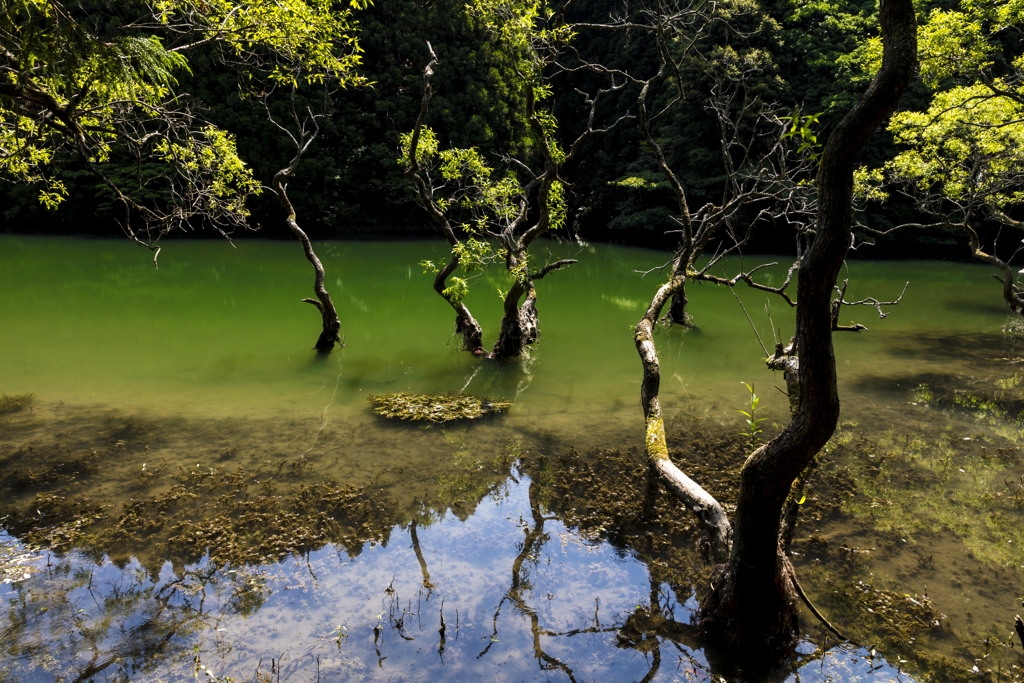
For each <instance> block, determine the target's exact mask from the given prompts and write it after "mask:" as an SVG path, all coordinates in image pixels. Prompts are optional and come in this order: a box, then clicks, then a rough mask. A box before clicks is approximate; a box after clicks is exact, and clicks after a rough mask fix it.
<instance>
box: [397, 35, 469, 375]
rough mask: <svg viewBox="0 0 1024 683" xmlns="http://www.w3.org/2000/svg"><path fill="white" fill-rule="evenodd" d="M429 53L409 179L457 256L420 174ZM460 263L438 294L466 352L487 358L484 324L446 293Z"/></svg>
mask: <svg viewBox="0 0 1024 683" xmlns="http://www.w3.org/2000/svg"><path fill="white" fill-rule="evenodd" d="M427 49H429V50H430V62H429V63H428V64H427V66H426V67H424V69H423V97H422V99H421V100H420V113H419V115H418V116H417V117H416V125H415V126H414V127H413V129H412V138H411V140H410V141H409V157H408V158H409V165H408V166H406V168H405V177H406V179H408V180H409V182H410V183H412V185H413V187H415V188H416V192H417V194H419V197H420V202H422V204H423V208H424V209H426V211H427V214H428V215H429V216H430V218H431V220H433V221H434V222H435V223H437V225H438V227H440V228H441V231H442V232H443V233H444V237H445V239H446V240H448V244H450V245H451V247H452V251H453V252H455V251H456V247H458V245H459V238H458V237H457V236H456V235H455V230H454V229H453V228H452V225H451V223H449V222H448V219H447V218H445V216H444V214H443V213H442V212H441V210H440V208H438V206H437V203H436V202H434V199H433V190H432V188H431V187H429V186H428V185H427V181H426V180H425V179H424V177H423V175H422V174H421V172H420V171H421V169H420V162H419V158H418V149H419V140H420V132H421V131H422V130H423V124H424V121H426V119H427V111H428V110H429V109H430V98H431V97H432V96H433V90H432V89H431V87H430V78H431V76H433V75H434V66H435V65H436V64H437V56H436V55H435V54H434V49H433V48H432V47H430V43H429V42H428V43H427ZM459 263H460V260H459V256H458V254H457V253H453V254H452V258H451V260H449V261H448V264H447V265H446V266H445V267H444V268H442V269H441V270H440V271H438V273H437V276H436V277H435V278H434V291H435V292H437V294H438V296H440V297H441V298H442V299H444V300H445V301H447V302H448V305H449V306H451V307H452V308H453V309H454V310H455V334H457V335H459V337H460V338H461V339H462V350H463V351H469V352H470V353H472V354H473V355H474V356H483V355H486V354H487V352H486V351H485V350H484V346H483V330H482V329H481V328H480V323H478V322H477V321H476V318H474V317H473V314H472V313H470V312H469V308H468V307H467V306H466V304H465V303H463V302H462V300H460V299H458V298H457V297H455V296H454V295H452V294H450V293H446V292H445V289H447V287H448V276H449V275H451V274H452V273H454V272H455V269H456V268H458V267H459Z"/></svg>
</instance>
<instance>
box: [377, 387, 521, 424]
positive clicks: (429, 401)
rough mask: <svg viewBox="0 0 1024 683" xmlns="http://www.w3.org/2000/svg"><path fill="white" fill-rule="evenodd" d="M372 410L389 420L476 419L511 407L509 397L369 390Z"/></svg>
mask: <svg viewBox="0 0 1024 683" xmlns="http://www.w3.org/2000/svg"><path fill="white" fill-rule="evenodd" d="M367 398H368V399H369V401H370V404H371V405H372V408H371V410H373V412H375V413H377V414H378V415H380V416H382V417H386V418H388V419H392V420H414V421H419V420H429V421H431V422H451V421H453V420H475V419H477V418H481V417H483V416H484V415H489V414H491V413H501V412H504V411H506V410H508V409H509V408H511V407H512V402H511V401H491V400H489V399H485V398H479V397H477V396H469V395H467V394H455V393H449V394H407V393H405V392H401V391H400V392H397V393H394V394H370V395H369V396H367Z"/></svg>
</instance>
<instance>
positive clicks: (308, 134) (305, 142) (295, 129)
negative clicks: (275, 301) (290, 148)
mask: <svg viewBox="0 0 1024 683" xmlns="http://www.w3.org/2000/svg"><path fill="white" fill-rule="evenodd" d="M264 104H265V105H266V102H264ZM267 115H268V117H269V118H270V120H271V122H273V124H274V125H275V126H277V127H278V128H279V129H280V130H281V131H282V132H283V133H284V134H285V135H286V136H287V137H288V139H289V140H291V142H292V144H293V145H294V146H295V155H294V156H293V157H292V159H291V161H289V162H288V165H287V166H285V167H284V168H282V169H280V170H279V171H278V172H277V173H275V174H274V179H273V181H271V189H272V190H273V192H274V195H275V196H277V200H278V201H279V202H280V203H281V206H282V207H284V210H285V212H286V214H285V219H284V220H285V223H286V224H287V225H288V229H289V230H291V231H292V234H294V235H295V236H296V237H297V238H299V242H300V243H301V244H302V251H303V253H305V255H306V260H307V261H309V263H310V265H312V266H313V273H314V278H313V293H314V294H316V298H315V299H311V298H306V299H303V300H302V301H303V302H305V303H307V304H312V305H313V306H316V308H317V310H318V311H320V318H321V321H322V323H323V328H322V329H321V331H320V336H319V337H318V338H317V340H316V344H315V345H314V346H313V348H314V349H316V350H317V352H319V353H330V352H331V351H332V350H333V349H334V345H335V344H340V345H342V346H344V345H345V344H344V342H342V339H341V320H340V319H339V318H338V312H337V310H335V308H334V301H332V300H331V295H330V293H329V292H328V291H327V287H325V286H324V280H325V278H326V275H325V273H324V266H323V264H322V263H321V262H320V258H319V257H318V256H317V255H316V252H315V251H313V243H312V242H311V241H310V239H309V235H307V234H306V232H305V230H303V229H302V228H301V227H299V222H298V217H297V215H296V213H295V206H294V205H293V204H292V201H291V199H289V198H288V182H287V181H288V179H289V178H292V177H293V176H294V173H295V169H296V168H298V165H299V162H300V161H301V160H302V157H303V156H304V155H305V154H306V152H307V151H308V150H309V147H310V145H312V144H313V141H314V140H316V138H317V136H319V134H320V127H319V125H318V124H317V118H318V117H317V115H314V114H313V113H312V112H310V113H309V116H308V117H306V118H305V119H303V118H300V116H299V114H298V112H297V111H296V108H295V90H294V88H293V89H292V91H291V126H285V125H282V124H281V123H279V122H278V121H277V120H275V119H274V117H273V115H271V114H270V107H269V106H267Z"/></svg>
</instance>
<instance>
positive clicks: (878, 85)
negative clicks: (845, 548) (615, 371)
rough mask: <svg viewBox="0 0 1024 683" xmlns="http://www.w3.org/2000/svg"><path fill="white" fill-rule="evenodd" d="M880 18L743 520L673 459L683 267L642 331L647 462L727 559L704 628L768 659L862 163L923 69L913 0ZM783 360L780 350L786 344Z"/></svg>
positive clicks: (783, 604) (828, 372)
mask: <svg viewBox="0 0 1024 683" xmlns="http://www.w3.org/2000/svg"><path fill="white" fill-rule="evenodd" d="M879 20H880V24H881V34H882V41H883V46H884V56H883V60H882V65H881V68H880V70H879V71H878V74H877V75H876V76H875V79H874V80H873V81H872V83H871V86H870V87H869V88H868V91H867V92H866V93H865V94H864V96H863V97H862V98H861V99H860V101H859V102H858V103H857V104H856V105H855V106H854V107H853V109H852V110H851V111H850V112H849V113H848V114H847V115H846V116H845V117H844V118H843V119H842V121H841V122H840V123H839V124H838V126H837V127H836V128H835V129H834V130H833V131H832V133H831V134H830V135H829V137H828V140H827V142H826V143H825V147H824V150H823V152H822V155H821V159H820V165H819V169H818V174H817V188H818V204H817V220H816V223H815V227H814V233H813V236H812V237H811V243H810V246H809V248H808V249H807V251H806V252H805V253H804V254H803V255H802V257H801V259H800V277H799V279H798V282H797V301H796V335H795V337H794V341H793V345H792V346H791V348H790V349H788V351H789V353H788V354H786V355H789V356H790V357H792V356H793V355H794V354H796V353H797V352H798V353H799V372H798V373H797V377H796V378H795V382H796V385H797V387H798V391H799V401H798V403H797V405H796V410H795V412H794V415H793V419H792V422H791V423H790V424H789V425H788V426H787V427H786V428H785V429H784V430H783V431H782V432H781V433H780V434H779V435H778V436H776V437H775V438H773V439H772V440H771V441H769V442H768V443H766V444H764V445H763V446H761V447H760V448H758V449H757V450H756V451H755V452H754V453H753V454H752V455H751V456H750V458H749V459H748V460H747V462H746V463H745V465H744V467H743V470H742V473H741V481H740V492H739V498H738V505H737V509H736V513H735V525H733V524H732V523H730V520H729V519H728V516H727V515H726V512H725V510H724V508H723V507H722V506H721V504H719V502H718V501H716V500H715V499H714V498H713V497H712V496H711V495H710V494H709V493H707V491H705V490H704V489H703V488H701V486H700V485H699V484H698V483H696V482H694V481H693V480H691V479H690V478H689V477H687V476H686V475H685V474H684V473H683V472H682V471H680V470H679V468H678V467H677V466H676V465H675V464H673V463H672V461H671V460H670V459H669V454H668V448H667V446H666V441H665V425H664V419H663V417H662V409H661V404H660V401H659V397H658V393H659V386H660V379H661V377H660V369H659V363H658V355H657V349H656V347H655V345H654V339H653V328H654V326H655V325H656V324H657V320H658V318H659V316H660V315H661V311H662V309H663V308H664V307H665V305H666V304H667V303H668V302H669V301H670V300H671V298H672V295H673V294H674V293H675V291H676V290H677V289H678V287H680V286H681V285H683V284H684V283H685V281H686V275H685V274H677V273H673V274H672V276H671V277H670V279H669V280H668V282H666V283H665V284H664V285H662V286H661V287H660V288H659V290H658V292H657V293H656V294H655V296H654V298H653V299H652V301H651V304H650V306H649V307H648V309H647V312H646V313H645V315H644V317H643V318H642V319H641V320H640V322H639V323H638V324H637V326H636V330H635V334H634V338H635V342H636V347H637V351H638V353H639V355H640V358H641V361H642V363H643V368H644V379H643V383H642V385H641V402H642V405H643V409H644V417H645V421H646V429H645V443H646V449H647V454H648V457H649V460H650V462H651V465H652V467H653V468H654V469H655V470H656V471H657V472H658V473H659V476H660V478H661V480H662V481H663V482H664V483H665V485H666V486H667V488H668V489H669V490H670V491H671V492H672V493H673V494H674V495H676V496H677V497H678V498H679V499H680V500H681V501H682V502H683V503H684V504H685V505H687V507H689V508H690V509H691V510H692V511H693V512H694V513H695V514H696V515H697V517H698V518H699V519H700V521H701V522H702V523H703V526H704V527H705V529H706V530H707V533H708V535H709V538H710V542H711V551H712V557H713V559H714V561H715V562H716V563H719V564H718V566H717V567H716V569H715V572H714V574H713V579H712V586H711V592H710V593H709V594H708V596H707V597H706V598H705V600H704V602H703V604H702V605H701V610H700V614H701V624H702V626H703V628H704V630H705V632H706V634H707V635H708V636H709V637H710V638H711V640H712V642H713V643H715V644H717V645H718V646H721V647H725V648H729V649H730V650H731V651H733V652H735V653H737V654H739V655H741V656H742V657H744V658H745V659H749V660H752V661H753V662H761V663H764V662H765V661H768V660H771V659H772V658H773V657H774V656H775V655H777V654H778V653H780V652H784V651H786V650H788V649H789V648H791V647H792V645H793V643H794V642H795V636H796V633H797V630H796V629H797V621H796V617H797V613H796V610H797V603H798V600H799V597H798V596H799V592H800V591H799V583H798V582H797V580H796V576H795V574H794V570H793V567H792V565H791V564H790V562H789V559H788V558H787V557H786V554H785V552H784V548H783V542H784V538H783V535H784V534H783V532H784V525H783V522H782V517H783V510H784V506H785V503H786V501H787V498H788V497H789V496H790V494H791V490H792V488H793V485H794V482H796V481H797V480H798V478H799V476H800V474H801V473H802V472H803V471H804V470H805V468H806V467H807V466H808V464H809V463H810V462H811V461H812V459H813V458H814V457H815V455H816V454H817V453H818V451H819V450H820V449H821V448H822V447H823V446H824V445H825V443H826V442H827V441H828V439H829V438H830V437H831V436H832V434H833V432H834V430H835V426H836V423H837V420H838V417H839V396H838V391H837V387H836V365H835V354H834V351H833V347H832V332H833V329H834V327H835V318H834V312H833V306H834V304H833V301H832V293H833V291H834V288H835V286H836V278H837V276H838V274H839V270H840V268H841V267H842V264H843V261H844V259H845V257H846V254H847V252H848V250H849V248H850V246H851V240H852V208H851V207H852V200H853V175H854V168H855V164H856V162H857V158H858V157H859V156H860V154H861V152H862V150H863V149H864V146H865V145H866V143H867V142H868V140H869V139H870V137H871V136H872V134H873V133H874V131H875V130H876V129H877V128H878V126H879V125H881V124H882V123H883V122H884V120H885V119H886V117H888V116H889V114H890V113H891V112H892V110H893V109H894V108H895V106H896V105H897V104H898V102H899V100H900V98H901V97H902V95H903V93H904V92H905V91H906V89H907V87H908V86H909V84H910V82H911V79H912V78H913V75H914V71H915V68H916V64H917V59H916V52H917V23H916V17H915V14H914V8H913V4H912V3H911V2H910V0H884V2H883V3H882V5H881V10H880V15H879ZM778 355H780V356H781V355H783V351H782V350H781V349H780V352H779V354H778ZM794 360H795V359H794Z"/></svg>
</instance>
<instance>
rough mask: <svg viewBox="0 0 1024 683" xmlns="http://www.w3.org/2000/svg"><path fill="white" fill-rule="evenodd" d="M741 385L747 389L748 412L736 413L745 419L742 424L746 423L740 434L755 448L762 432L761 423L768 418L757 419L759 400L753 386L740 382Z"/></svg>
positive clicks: (738, 411) (739, 411) (740, 411)
mask: <svg viewBox="0 0 1024 683" xmlns="http://www.w3.org/2000/svg"><path fill="white" fill-rule="evenodd" d="M742 384H743V386H745V387H746V388H747V391H748V392H749V393H750V405H749V410H737V411H736V412H737V413H739V414H740V415H742V416H744V417H745V418H746V419H745V420H744V422H746V423H747V426H746V428H745V429H744V430H743V431H742V432H740V434H741V435H742V436H745V437H747V440H748V441H749V442H750V447H751V448H756V447H757V444H759V443H760V442H761V436H760V435H761V432H762V431H763V430H762V429H761V423H762V422H764V421H765V420H767V419H768V418H766V417H757V413H758V411H759V410H760V409H761V408H760V404H761V398H760V397H759V396H758V395H757V394H756V393H754V385H753V384H747V383H746V382H742Z"/></svg>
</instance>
